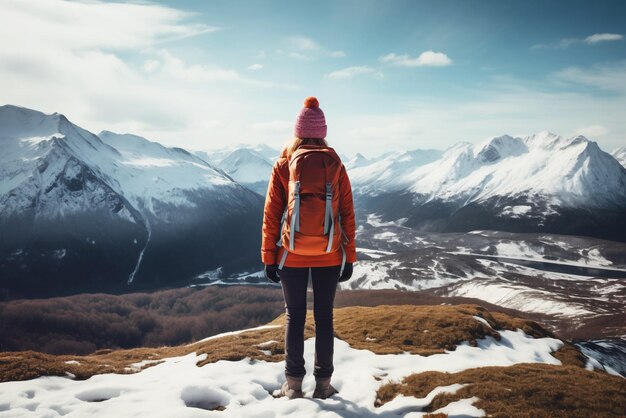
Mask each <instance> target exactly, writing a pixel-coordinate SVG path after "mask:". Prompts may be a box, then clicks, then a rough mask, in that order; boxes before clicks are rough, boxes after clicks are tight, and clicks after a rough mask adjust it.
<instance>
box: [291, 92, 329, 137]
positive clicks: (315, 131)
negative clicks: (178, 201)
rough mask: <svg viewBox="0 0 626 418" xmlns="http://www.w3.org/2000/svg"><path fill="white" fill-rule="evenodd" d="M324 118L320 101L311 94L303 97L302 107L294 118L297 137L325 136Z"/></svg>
mask: <svg viewBox="0 0 626 418" xmlns="http://www.w3.org/2000/svg"><path fill="white" fill-rule="evenodd" d="M326 130H327V127H326V119H325V118H324V112H322V109H320V103H319V102H318V101H317V99H316V98H315V97H313V96H311V97H307V98H306V99H304V108H303V109H302V110H301V111H300V114H299V115H298V119H296V127H295V129H294V133H295V135H296V136H297V137H298V138H320V139H321V138H326Z"/></svg>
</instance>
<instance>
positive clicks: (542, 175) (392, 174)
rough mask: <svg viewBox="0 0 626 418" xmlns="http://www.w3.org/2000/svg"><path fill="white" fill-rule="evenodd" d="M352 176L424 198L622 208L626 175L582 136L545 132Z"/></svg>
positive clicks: (393, 161)
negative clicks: (529, 199) (532, 199)
mask: <svg viewBox="0 0 626 418" xmlns="http://www.w3.org/2000/svg"><path fill="white" fill-rule="evenodd" d="M381 164H384V169H380V168H382V167H380V166H381ZM351 175H352V178H353V182H354V183H356V187H357V189H358V190H359V191H360V192H362V193H377V192H379V191H399V190H406V191H410V192H412V193H415V194H417V195H419V196H423V198H422V200H426V201H428V200H433V199H440V200H444V201H463V202H464V204H468V203H470V202H475V201H484V200H487V199H489V198H493V197H501V196H506V197H515V196H520V195H527V196H533V195H534V196H538V197H543V198H545V199H547V200H548V201H549V202H550V204H551V205H567V206H579V205H582V206H585V207H595V206H603V205H609V206H615V205H618V206H619V205H622V206H624V205H626V170H624V168H623V167H621V166H620V165H619V164H618V163H617V161H615V159H614V158H612V157H611V156H610V155H609V154H607V153H605V152H603V151H602V150H600V148H599V147H598V145H597V144H596V143H595V142H592V141H589V140H587V139H586V138H584V137H582V136H577V137H572V138H563V137H560V136H557V135H553V134H551V133H548V132H541V133H539V134H536V135H531V136H528V137H525V138H513V137H511V136H507V135H505V136H501V137H496V138H493V139H490V140H488V141H485V142H483V143H479V144H476V145H473V144H464V143H462V144H458V145H456V146H454V147H452V148H450V149H449V150H447V151H446V152H445V154H443V156H442V158H441V159H437V160H436V161H434V162H431V163H430V164H424V163H413V162H410V161H409V164H405V159H404V158H403V157H402V156H400V157H398V156H391V157H390V158H389V159H386V160H383V162H378V163H376V164H373V165H371V166H366V167H361V168H359V169H355V170H352V172H351Z"/></svg>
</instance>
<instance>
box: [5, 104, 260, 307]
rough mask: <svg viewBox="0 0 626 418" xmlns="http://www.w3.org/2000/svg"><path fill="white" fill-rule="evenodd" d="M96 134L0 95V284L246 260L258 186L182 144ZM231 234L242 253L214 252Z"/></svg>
mask: <svg viewBox="0 0 626 418" xmlns="http://www.w3.org/2000/svg"><path fill="white" fill-rule="evenodd" d="M102 137H103V139H104V141H103V139H101V138H99V137H98V136H96V135H94V134H92V133H91V132H89V131H86V130H84V129H82V128H80V127H78V126H76V125H74V124H72V123H71V122H70V121H69V120H68V119H67V118H66V117H65V116H63V115H60V114H56V113H55V114H52V115H45V114H43V113H41V112H37V111H34V110H30V109H25V108H20V107H17V106H10V105H8V106H2V107H0V146H1V149H2V150H3V153H2V155H1V156H0V163H1V164H0V232H1V233H2V234H3V240H2V243H1V245H0V262H1V263H2V269H3V270H2V273H3V274H2V278H0V288H5V286H7V287H16V288H19V289H20V292H36V291H39V290H41V289H43V287H42V288H41V289H40V288H39V287H38V286H37V283H38V281H39V280H43V279H42V277H45V283H46V286H45V287H47V288H48V289H49V290H51V289H55V290H54V291H55V292H58V291H63V292H71V289H70V288H69V287H64V286H62V285H61V282H62V281H67V282H70V281H71V282H73V284H74V285H75V284H76V283H75V282H78V281H79V280H78V278H80V277H85V278H89V277H91V278H92V279H93V280H94V281H97V282H98V283H100V284H99V285H98V286H100V287H98V289H104V288H107V286H109V285H111V284H112V283H115V282H118V281H119V280H120V278H121V276H122V275H125V276H126V277H127V278H128V280H129V282H132V281H133V280H134V278H135V275H136V274H137V273H139V274H140V275H142V274H143V275H144V276H143V277H147V276H149V277H151V279H152V280H157V281H164V282H166V281H167V280H171V278H172V277H176V278H177V280H180V279H181V278H185V277H192V276H194V275H196V274H199V273H201V272H203V271H206V270H208V269H215V268H217V267H220V266H224V267H225V266H226V264H228V263H230V264H231V268H232V267H233V266H234V265H235V264H236V265H240V266H241V267H240V268H242V269H245V268H248V267H250V266H251V265H252V264H253V263H252V260H255V261H256V257H254V256H252V249H253V248H255V244H256V242H257V241H258V239H256V238H255V235H258V234H256V230H258V228H260V225H259V223H260V221H259V218H260V212H261V210H262V201H261V199H260V198H259V197H258V195H256V194H254V193H252V192H250V190H248V189H246V188H245V187H243V186H241V185H240V184H238V183H237V182H235V181H234V180H233V179H232V178H230V177H229V176H228V175H226V174H225V173H224V172H222V171H221V170H219V169H217V168H215V167H213V166H211V165H210V164H208V163H207V162H205V161H203V160H202V159H201V158H198V157H196V156H194V155H191V154H189V153H188V152H187V151H185V150H182V149H177V148H166V147H163V146H161V145H159V144H157V143H154V142H150V141H148V140H146V139H144V138H141V137H137V136H133V135H117V134H114V133H111V132H103V133H102ZM253 230H254V231H255V233H253V232H251V231H253ZM227 238H228V239H227ZM242 243H243V244H242ZM240 244H241V245H244V247H247V249H246V251H250V252H249V253H247V254H249V256H247V257H246V256H243V257H231V259H224V258H223V257H221V256H220V254H223V255H225V254H233V253H235V252H236V251H237V250H240V249H243V247H241V245H240ZM172 247H173V248H172ZM58 254H62V255H63V256H62V257H60V256H58ZM172 254H178V255H177V263H182V265H178V264H177V263H171V262H169V261H168V258H169V257H171V255H172ZM144 255H145V257H144ZM246 258H247V260H246ZM133 259H134V260H133ZM217 262H219V263H220V264H215V263H217ZM244 264H248V267H244ZM144 267H145V269H144ZM122 272H125V273H122ZM55 277H56V278H59V281H58V282H55V281H54V280H52V278H55ZM18 278H19V280H18ZM168 278H169V279H168ZM90 282H91V280H89V279H87V280H83V281H82V283H90ZM38 289H39V290H38ZM89 289H90V288H89V287H88V286H87V287H86V288H85V290H89ZM51 291H52V290H51ZM19 294H20V295H21V294H25V293H19Z"/></svg>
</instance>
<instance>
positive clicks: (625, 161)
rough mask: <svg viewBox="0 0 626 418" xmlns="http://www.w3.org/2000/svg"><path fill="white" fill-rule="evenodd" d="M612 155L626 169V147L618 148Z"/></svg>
mask: <svg viewBox="0 0 626 418" xmlns="http://www.w3.org/2000/svg"><path fill="white" fill-rule="evenodd" d="M611 155H612V156H613V158H615V159H616V160H617V161H619V162H620V164H621V165H623V166H624V167H626V147H621V148H617V149H616V150H614V151H613V152H612V153H611Z"/></svg>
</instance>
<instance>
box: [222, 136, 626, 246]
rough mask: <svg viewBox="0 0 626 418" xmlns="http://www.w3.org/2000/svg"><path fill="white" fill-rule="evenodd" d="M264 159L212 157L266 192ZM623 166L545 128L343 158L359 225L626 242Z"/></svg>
mask: <svg viewBox="0 0 626 418" xmlns="http://www.w3.org/2000/svg"><path fill="white" fill-rule="evenodd" d="M265 150H268V148H265ZM267 154H269V155H273V156H276V155H277V154H278V151H277V150H271V149H270V150H269V151H268V152H267V153H266V154H265V155H263V154H262V153H261V152H258V151H257V150H255V149H253V148H252V147H250V146H240V147H235V148H234V149H230V150H228V151H220V152H219V154H218V155H219V156H220V157H219V159H215V160H213V161H215V163H216V166H218V167H220V168H221V169H223V170H224V171H225V172H226V173H228V174H229V175H231V176H232V177H233V178H234V179H236V180H237V181H239V182H241V183H242V184H245V185H246V186H247V187H250V188H252V189H253V190H255V191H257V192H258V193H260V194H262V195H264V194H265V190H266V188H267V181H266V180H264V179H267V178H268V177H269V175H270V172H271V165H272V163H273V160H271V159H269V158H267V156H266V155H267ZM625 160H626V148H622V149H618V150H616V151H615V152H614V153H613V155H610V154H608V153H606V152H604V151H602V150H601V149H600V148H599V146H598V144H597V143H595V142H593V141H590V140H588V139H587V138H585V137H583V136H575V137H571V138H565V137H561V136H558V135H554V134H552V133H549V132H541V133H538V134H535V135H531V136H528V137H524V138H521V137H512V136H508V135H504V136H500V137H495V138H492V139H489V140H487V141H485V142H482V143H478V144H470V143H459V144H457V145H455V146H453V147H451V148H449V149H448V150H445V151H441V150H412V151H402V152H388V153H386V154H384V155H382V156H380V157H377V158H371V159H368V158H366V157H365V156H363V155H362V154H356V155H355V156H354V157H353V158H351V159H346V160H344V161H345V165H346V167H347V169H348V172H349V175H350V179H351V182H352V186H353V189H354V195H355V202H356V206H357V215H358V217H359V220H360V222H361V223H362V224H363V223H364V222H365V221H366V220H367V218H368V216H370V215H373V214H374V215H376V216H379V217H380V219H381V221H382V222H395V223H397V224H402V225H405V226H409V227H412V228H416V229H418V230H422V231H426V232H467V231H471V230H476V229H494V230H504V231H512V232H551V233H559V234H574V235H585V236H592V237H599V238H606V239H612V240H619V241H626V226H622V224H623V223H624V222H621V219H623V218H624V217H626V169H625V168H624V167H623V166H622V165H620V161H621V162H624V161H625ZM255 179H263V180H260V181H258V182H255V181H254V180H255Z"/></svg>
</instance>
